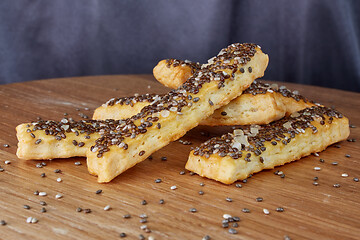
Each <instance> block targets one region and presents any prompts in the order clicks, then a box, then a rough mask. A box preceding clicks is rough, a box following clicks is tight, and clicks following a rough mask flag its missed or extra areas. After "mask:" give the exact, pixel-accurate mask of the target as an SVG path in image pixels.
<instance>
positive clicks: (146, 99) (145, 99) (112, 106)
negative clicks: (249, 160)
mask: <svg viewBox="0 0 360 240" xmlns="http://www.w3.org/2000/svg"><path fill="white" fill-rule="evenodd" d="M162 97H163V95H157V94H145V95H138V96H134V97H123V98H112V99H110V100H109V101H108V102H106V103H105V104H103V105H102V106H100V107H98V108H97V109H96V110H95V113H94V116H93V119H97V120H101V119H102V120H104V119H125V118H128V117H131V116H133V115H135V114H136V113H138V112H139V111H140V109H141V108H142V107H144V106H147V105H149V104H151V103H152V102H154V101H156V100H158V99H160V98H162ZM311 106H314V103H313V102H311V101H309V100H307V99H306V98H305V97H303V96H301V95H299V94H298V93H297V92H295V93H294V92H291V91H290V90H289V89H287V88H286V87H284V86H281V87H278V86H277V84H267V83H263V82H261V81H258V80H257V81H254V82H253V83H252V84H251V85H250V87H249V88H247V89H246V90H245V91H244V93H243V94H242V95H241V96H240V97H238V98H236V99H234V100H232V101H231V102H230V103H229V104H228V105H226V106H224V107H221V108H219V109H217V110H216V111H215V112H214V114H212V115H211V116H210V117H208V118H207V119H205V120H203V121H201V123H200V124H201V125H209V126H217V125H249V124H267V123H270V122H272V121H275V120H278V119H280V118H282V117H284V116H285V115H289V114H291V113H292V112H295V111H299V110H301V109H304V108H306V107H311Z"/></svg>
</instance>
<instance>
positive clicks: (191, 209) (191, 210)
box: [189, 208, 197, 213]
mask: <svg viewBox="0 0 360 240" xmlns="http://www.w3.org/2000/svg"><path fill="white" fill-rule="evenodd" d="M189 211H190V212H192V213H196V212H197V210H196V208H190V209H189Z"/></svg>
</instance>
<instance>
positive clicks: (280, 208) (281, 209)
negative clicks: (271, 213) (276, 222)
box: [276, 207, 284, 212]
mask: <svg viewBox="0 0 360 240" xmlns="http://www.w3.org/2000/svg"><path fill="white" fill-rule="evenodd" d="M276 211H277V212H283V211H284V208H282V207H278V208H276Z"/></svg>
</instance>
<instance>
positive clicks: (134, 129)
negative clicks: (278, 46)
mask: <svg viewBox="0 0 360 240" xmlns="http://www.w3.org/2000/svg"><path fill="white" fill-rule="evenodd" d="M267 64H268V56H267V55H266V54H264V53H263V52H262V51H261V49H260V47H259V46H257V45H255V44H248V43H245V44H232V45H230V46H228V47H227V48H225V49H223V50H221V51H220V53H219V54H218V55H217V56H216V57H214V58H213V59H211V60H210V61H209V64H208V65H207V66H206V67H205V68H203V69H201V70H198V71H196V72H195V73H194V74H193V75H192V76H191V77H190V78H189V79H188V80H187V81H186V82H185V83H184V84H183V85H181V86H180V87H179V88H178V89H176V90H172V91H170V92H169V93H168V94H166V95H165V96H163V97H162V98H160V99H159V100H156V101H154V102H153V103H152V104H150V105H148V106H146V107H144V108H143V109H142V110H141V111H140V113H138V114H137V115H135V116H133V117H131V118H128V119H126V120H124V123H123V124H120V125H119V130H118V131H116V132H112V133H109V134H104V135H103V136H102V137H100V138H99V139H97V140H96V142H95V145H94V146H92V147H91V148H90V149H89V150H88V151H87V154H86V156H87V164H88V170H89V172H90V173H92V174H94V175H97V176H98V182H109V181H111V180H112V179H113V178H115V177H116V176H118V175H119V174H121V173H122V172H124V171H125V170H127V169H128V168H130V167H132V166H134V165H135V164H137V163H139V162H141V161H143V160H145V159H146V158H147V157H148V156H149V155H150V154H152V153H153V152H155V151H156V150H158V149H160V148H162V147H164V146H166V145H167V144H169V143H170V142H171V141H175V140H177V139H179V138H180V137H181V136H183V135H184V134H185V133H186V132H187V131H189V130H190V129H192V128H194V127H196V126H197V125H198V124H199V123H200V122H201V121H202V120H204V119H205V118H207V117H209V116H210V115H211V114H213V113H214V111H215V110H216V109H218V108H220V107H222V106H224V105H226V104H228V103H229V102H230V101H231V100H233V99H234V98H236V97H238V96H239V95H241V93H242V91H244V90H245V89H246V88H248V87H249V86H250V84H251V83H252V82H253V81H254V80H255V79H256V78H259V77H262V76H263V74H264V71H265V69H266V67H267Z"/></svg>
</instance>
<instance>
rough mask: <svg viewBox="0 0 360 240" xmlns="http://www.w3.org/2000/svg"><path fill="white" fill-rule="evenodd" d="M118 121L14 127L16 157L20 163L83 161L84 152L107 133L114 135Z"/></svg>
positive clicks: (39, 122) (39, 123)
mask: <svg viewBox="0 0 360 240" xmlns="http://www.w3.org/2000/svg"><path fill="white" fill-rule="evenodd" d="M120 123H121V121H115V120H106V121H94V120H81V121H74V120H72V119H68V118H63V119H62V120H61V121H59V122H58V121H51V120H49V121H44V120H39V121H36V122H32V123H24V124H20V125H18V126H17V127H16V136H17V138H18V148H17V152H16V155H17V157H18V158H20V159H23V160H36V159H53V158H68V157H85V156H86V149H87V148H90V147H91V146H92V145H94V143H95V140H96V139H97V138H99V137H100V136H101V135H102V134H104V133H105V132H106V131H109V132H110V131H115V130H116V127H117V126H118V125H119V124H120Z"/></svg>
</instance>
